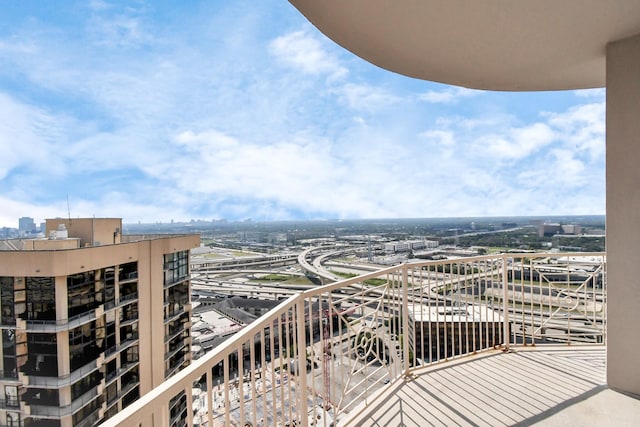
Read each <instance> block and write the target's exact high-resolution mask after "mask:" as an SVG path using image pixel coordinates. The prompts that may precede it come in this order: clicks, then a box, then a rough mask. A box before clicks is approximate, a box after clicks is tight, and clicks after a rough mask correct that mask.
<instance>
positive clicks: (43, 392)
mask: <svg viewBox="0 0 640 427" xmlns="http://www.w3.org/2000/svg"><path fill="white" fill-rule="evenodd" d="M46 236H47V238H45V239H30V240H23V241H21V242H20V243H21V247H19V248H18V249H19V250H5V251H0V324H1V331H2V333H1V340H2V345H1V346H0V352H1V353H0V425H24V426H32V425H38V426H55V427H58V426H59V427H66V426H72V425H73V426H89V425H94V424H96V423H98V422H100V421H101V420H104V419H107V418H109V417H110V416H112V415H113V414H115V413H117V412H118V411H120V410H122V409H123V408H124V407H126V406H128V405H129V404H131V403H132V402H133V401H135V400H136V399H138V398H139V397H140V396H142V395H143V394H145V393H146V392H148V391H149V390H151V389H152V388H154V387H156V386H158V385H159V384H160V383H162V382H163V381H164V380H165V379H166V378H168V377H169V376H171V375H173V374H174V373H176V372H178V371H179V370H180V369H182V368H183V367H185V366H187V365H188V364H189V363H190V359H191V348H190V347H191V337H190V314H191V304H190V277H189V251H190V249H191V248H194V247H196V246H198V245H199V240H200V238H199V236H197V235H161V236H128V235H124V236H123V235H122V220H121V219H115V218H99V219H98V218H86V219H85V218H83V219H50V220H47V221H46ZM184 400H185V399H177V402H176V406H175V408H173V411H172V412H173V413H175V414H176V419H179V417H180V413H181V411H183V410H186V405H184ZM183 407H184V409H183Z"/></svg>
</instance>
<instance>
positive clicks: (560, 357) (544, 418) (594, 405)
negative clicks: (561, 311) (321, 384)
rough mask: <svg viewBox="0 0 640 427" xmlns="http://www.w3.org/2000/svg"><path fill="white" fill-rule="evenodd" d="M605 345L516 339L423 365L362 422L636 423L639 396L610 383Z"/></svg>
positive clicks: (384, 396) (360, 417) (376, 402)
mask: <svg viewBox="0 0 640 427" xmlns="http://www.w3.org/2000/svg"><path fill="white" fill-rule="evenodd" d="M605 351H606V350H605V347H603V346H600V347H577V346H574V347H566V346H564V347H556V346H553V347H549V346H537V347H516V348H514V349H513V351H512V352H498V351H491V352H487V353H482V354H478V355H475V356H470V357H466V358H462V359H458V360H457V361H455V362H451V363H446V364H440V365H436V366H433V367H429V368H425V369H424V370H418V371H417V372H416V373H415V374H414V375H413V376H412V377H411V378H407V379H403V380H401V381H399V382H398V383H397V384H393V385H391V386H390V387H389V388H387V389H385V390H383V391H382V393H381V394H380V395H379V396H377V397H376V399H375V400H374V401H373V402H370V403H369V405H368V406H367V407H366V408H365V409H364V410H363V411H362V412H361V413H359V414H358V416H357V417H354V418H352V419H351V422H349V423H348V425H357V426H420V427H423V426H432V425H433V426H513V425H517V426H525V425H527V426H528V425H538V426H637V425H640V421H639V420H640V399H637V398H634V397H630V396H627V395H625V394H621V393H617V392H615V391H613V390H610V389H608V388H607V386H606V381H605V376H606V370H605V364H606V354H605Z"/></svg>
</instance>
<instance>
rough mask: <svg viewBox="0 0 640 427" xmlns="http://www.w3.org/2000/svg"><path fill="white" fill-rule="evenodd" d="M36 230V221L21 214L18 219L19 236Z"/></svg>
mask: <svg viewBox="0 0 640 427" xmlns="http://www.w3.org/2000/svg"><path fill="white" fill-rule="evenodd" d="M36 231H37V230H36V223H35V222H34V221H33V218H29V217H27V216H23V217H22V218H19V219H18V233H20V235H21V236H26V235H27V234H33V233H35V232H36Z"/></svg>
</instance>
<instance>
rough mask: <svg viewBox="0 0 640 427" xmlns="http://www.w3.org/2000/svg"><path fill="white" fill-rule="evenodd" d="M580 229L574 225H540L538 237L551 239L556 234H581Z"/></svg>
mask: <svg viewBox="0 0 640 427" xmlns="http://www.w3.org/2000/svg"><path fill="white" fill-rule="evenodd" d="M581 233H582V227H581V226H579V225H576V224H540V225H538V237H551V236H554V235H556V234H575V235H578V234H581Z"/></svg>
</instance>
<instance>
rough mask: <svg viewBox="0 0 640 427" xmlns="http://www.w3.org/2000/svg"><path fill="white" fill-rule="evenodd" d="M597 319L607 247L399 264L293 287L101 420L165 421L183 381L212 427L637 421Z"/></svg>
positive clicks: (639, 404) (203, 421)
mask: <svg viewBox="0 0 640 427" xmlns="http://www.w3.org/2000/svg"><path fill="white" fill-rule="evenodd" d="M374 278H375V279H378V280H376V281H370V280H369V279H374ZM366 281H368V283H376V284H379V285H378V286H373V285H369V284H367V283H366ZM605 322H606V263H605V256H604V254H575V253H573V254H519V255H515V254H508V255H495V256H480V257H471V258H464V259H457V260H453V261H452V260H448V261H426V262H420V263H412V264H403V265H400V266H396V267H391V268H388V269H384V270H380V271H377V272H374V273H370V274H366V275H363V276H359V277H356V278H353V279H348V280H344V281H341V282H337V283H333V284H331V285H327V286H323V287H320V288H316V289H313V290H309V291H306V292H303V293H301V294H298V295H295V296H293V297H291V298H290V299H289V300H287V301H285V302H283V303H282V304H280V305H279V306H278V307H276V308H275V309H274V310H272V311H271V312H269V313H268V314H267V315H265V316H263V317H262V318H260V319H259V320H258V321H256V322H254V323H252V324H251V325H249V326H248V327H246V328H245V329H243V330H242V331H241V332H239V333H238V334H236V335H235V336H234V337H232V338H231V339H229V340H228V341H227V342H226V343H225V345H224V346H223V347H221V348H216V349H214V351H212V352H211V353H208V354H207V355H205V356H204V357H203V358H201V359H198V360H197V361H195V362H194V363H192V365H191V366H189V367H188V368H186V369H184V370H182V371H180V372H179V373H177V374H176V375H175V376H174V377H172V378H170V379H169V380H168V381H166V382H165V383H163V384H161V385H160V386H159V387H157V388H156V389H155V390H153V391H152V392H150V393H148V394H147V395H145V396H143V397H142V398H141V399H139V400H138V401H137V402H135V403H134V404H132V405H131V407H129V408H127V409H126V410H125V411H123V412H122V413H120V414H118V415H117V416H116V417H114V418H113V419H110V420H108V421H107V423H106V425H108V426H115V425H123V426H129V425H138V423H140V422H144V421H147V420H151V419H152V418H153V419H154V420H160V421H159V423H160V424H161V425H162V424H163V423H165V424H166V421H168V420H169V409H168V408H169V402H170V401H171V399H172V398H174V397H175V396H177V395H179V394H180V393H182V392H184V393H186V395H187V397H188V399H187V402H188V404H189V405H190V410H189V411H188V412H187V414H188V416H189V418H188V422H189V423H190V424H193V425H209V426H211V425H245V424H247V423H249V424H251V425H254V426H256V425H262V423H263V424H264V425H275V424H281V425H286V424H287V423H289V424H292V423H293V422H294V421H295V423H296V424H297V425H330V424H331V423H334V424H335V425H400V424H404V425H416V426H421V425H425V424H428V423H432V424H436V425H450V424H461V425H513V424H519V423H521V424H530V423H533V422H536V421H543V422H546V421H548V422H553V421H554V420H562V419H565V418H563V417H577V418H573V419H576V420H577V419H580V420H583V418H584V414H591V413H596V415H598V414H599V415H601V416H604V417H606V419H605V421H608V422H609V424H611V422H612V420H616V419H619V420H622V422H624V421H625V420H634V419H635V418H637V417H638V416H640V401H639V400H636V399H634V398H631V397H628V396H624V395H621V394H617V393H615V392H613V391H611V390H609V389H607V388H606V385H605V384H606V383H605V378H604V372H605V371H604V369H605V366H604V365H605V347H604V344H603V343H604V342H605V338H606V336H605V331H606V328H605ZM194 390H196V391H194ZM197 390H200V392H197ZM301 391H304V392H302V393H301ZM193 396H196V399H195V400H194V398H193ZM303 396H306V397H303ZM609 402H611V403H609ZM607 404H610V405H614V406H613V408H615V409H613V410H611V411H605V410H604V409H603V408H607V406H602V405H607ZM584 405H586V406H588V409H584V408H583V406H584ZM159 407H160V408H164V409H160V410H158V409H157V408H159ZM194 408H195V409H196V411H195V414H194V411H193V409H194ZM154 411H156V413H155V414H154ZM580 417H582V418H580ZM615 417H618V418H615ZM625 417H628V418H625ZM593 420H594V421H590V419H586V420H584V422H585V423H586V424H584V425H589V424H594V425H595V424H597V423H598V422H600V421H602V419H599V418H598V417H597V416H594V418H593ZM581 424H583V423H581Z"/></svg>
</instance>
